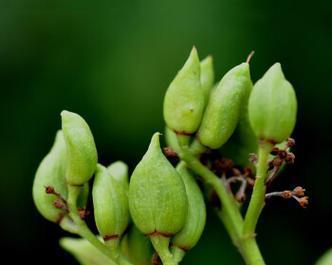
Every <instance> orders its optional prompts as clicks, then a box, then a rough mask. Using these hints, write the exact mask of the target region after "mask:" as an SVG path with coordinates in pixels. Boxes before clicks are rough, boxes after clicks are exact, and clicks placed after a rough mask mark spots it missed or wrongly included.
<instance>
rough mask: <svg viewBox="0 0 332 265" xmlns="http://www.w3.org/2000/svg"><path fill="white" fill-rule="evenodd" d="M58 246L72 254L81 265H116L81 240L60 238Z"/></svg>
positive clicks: (87, 242) (88, 243)
mask: <svg viewBox="0 0 332 265" xmlns="http://www.w3.org/2000/svg"><path fill="white" fill-rule="evenodd" d="M60 246H61V247H62V248H63V249H65V250H66V251H68V252H69V253H70V254H72V255H73V256H74V257H75V258H76V259H77V260H78V261H79V263H80V264H81V265H117V264H115V263H114V262H112V261H111V260H110V259H109V258H108V257H106V256H105V255H104V254H103V253H102V252H100V251H99V250H98V249H96V248H95V247H94V246H93V245H91V244H90V242H89V241H88V240H86V239H83V238H79V239H77V238H70V237H65V238H61V239H60Z"/></svg>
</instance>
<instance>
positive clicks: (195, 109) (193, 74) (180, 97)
mask: <svg viewBox="0 0 332 265" xmlns="http://www.w3.org/2000/svg"><path fill="white" fill-rule="evenodd" d="M204 106H205V95H204V90H203V89H202V87H201V81H200V62H199V58H198V54H197V50H196V48H195V47H194V48H193V49H192V51H191V53H190V55H189V58H188V59H187V61H186V63H185V64H184V66H183V67H182V69H181V70H180V71H179V72H178V74H177V75H176V77H175V78H174V80H173V81H172V82H171V84H170V85H169V87H168V89H167V91H166V95H165V98H164V119H165V122H166V124H167V126H168V127H169V128H170V129H172V130H173V131H175V132H177V133H179V134H193V133H194V132H196V130H197V129H198V126H199V124H200V123H201V119H202V115H203V111H204Z"/></svg>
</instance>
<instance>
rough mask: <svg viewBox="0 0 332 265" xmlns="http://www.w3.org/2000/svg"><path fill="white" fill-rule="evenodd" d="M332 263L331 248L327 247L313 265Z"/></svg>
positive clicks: (328, 264) (329, 264)
mask: <svg viewBox="0 0 332 265" xmlns="http://www.w3.org/2000/svg"><path fill="white" fill-rule="evenodd" d="M331 264H332V249H329V250H328V251H326V252H325V253H324V255H323V256H321V257H320V258H319V259H318V261H317V262H316V263H315V265H331Z"/></svg>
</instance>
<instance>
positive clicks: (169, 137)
mask: <svg viewBox="0 0 332 265" xmlns="http://www.w3.org/2000/svg"><path fill="white" fill-rule="evenodd" d="M165 140H166V144H167V146H169V147H171V148H172V150H173V151H174V152H176V153H177V154H178V153H179V152H180V150H181V147H180V145H179V142H178V139H177V135H176V133H175V132H174V131H172V130H171V129H170V128H168V127H167V126H166V127H165Z"/></svg>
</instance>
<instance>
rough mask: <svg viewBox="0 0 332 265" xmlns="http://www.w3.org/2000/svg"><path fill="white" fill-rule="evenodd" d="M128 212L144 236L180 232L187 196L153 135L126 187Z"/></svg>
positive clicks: (156, 134) (184, 216) (157, 135)
mask: <svg viewBox="0 0 332 265" xmlns="http://www.w3.org/2000/svg"><path fill="white" fill-rule="evenodd" d="M129 209H130V214H131V217H132V219H133V221H134V223H135V225H136V226H137V227H138V229H139V230H140V231H141V232H142V233H143V234H145V235H153V234H159V235H165V236H171V235H173V234H176V233H177V232H179V231H180V230H181V228H182V227H183V225H184V223H185V219H186V216H187V196H186V191H185V187H184V184H183V182H182V180H181V176H180V175H179V173H178V172H177V171H176V170H175V168H173V166H172V165H171V164H170V162H168V160H167V159H166V157H165V156H164V155H163V153H162V151H161V149H160V144H159V133H155V134H154V135H153V137H152V139H151V143H150V146H149V148H148V150H147V152H146V153H145V155H144V156H143V158H142V160H141V161H140V162H139V164H138V165H137V166H136V168H135V170H134V172H133V174H132V176H131V179H130V184H129Z"/></svg>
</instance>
